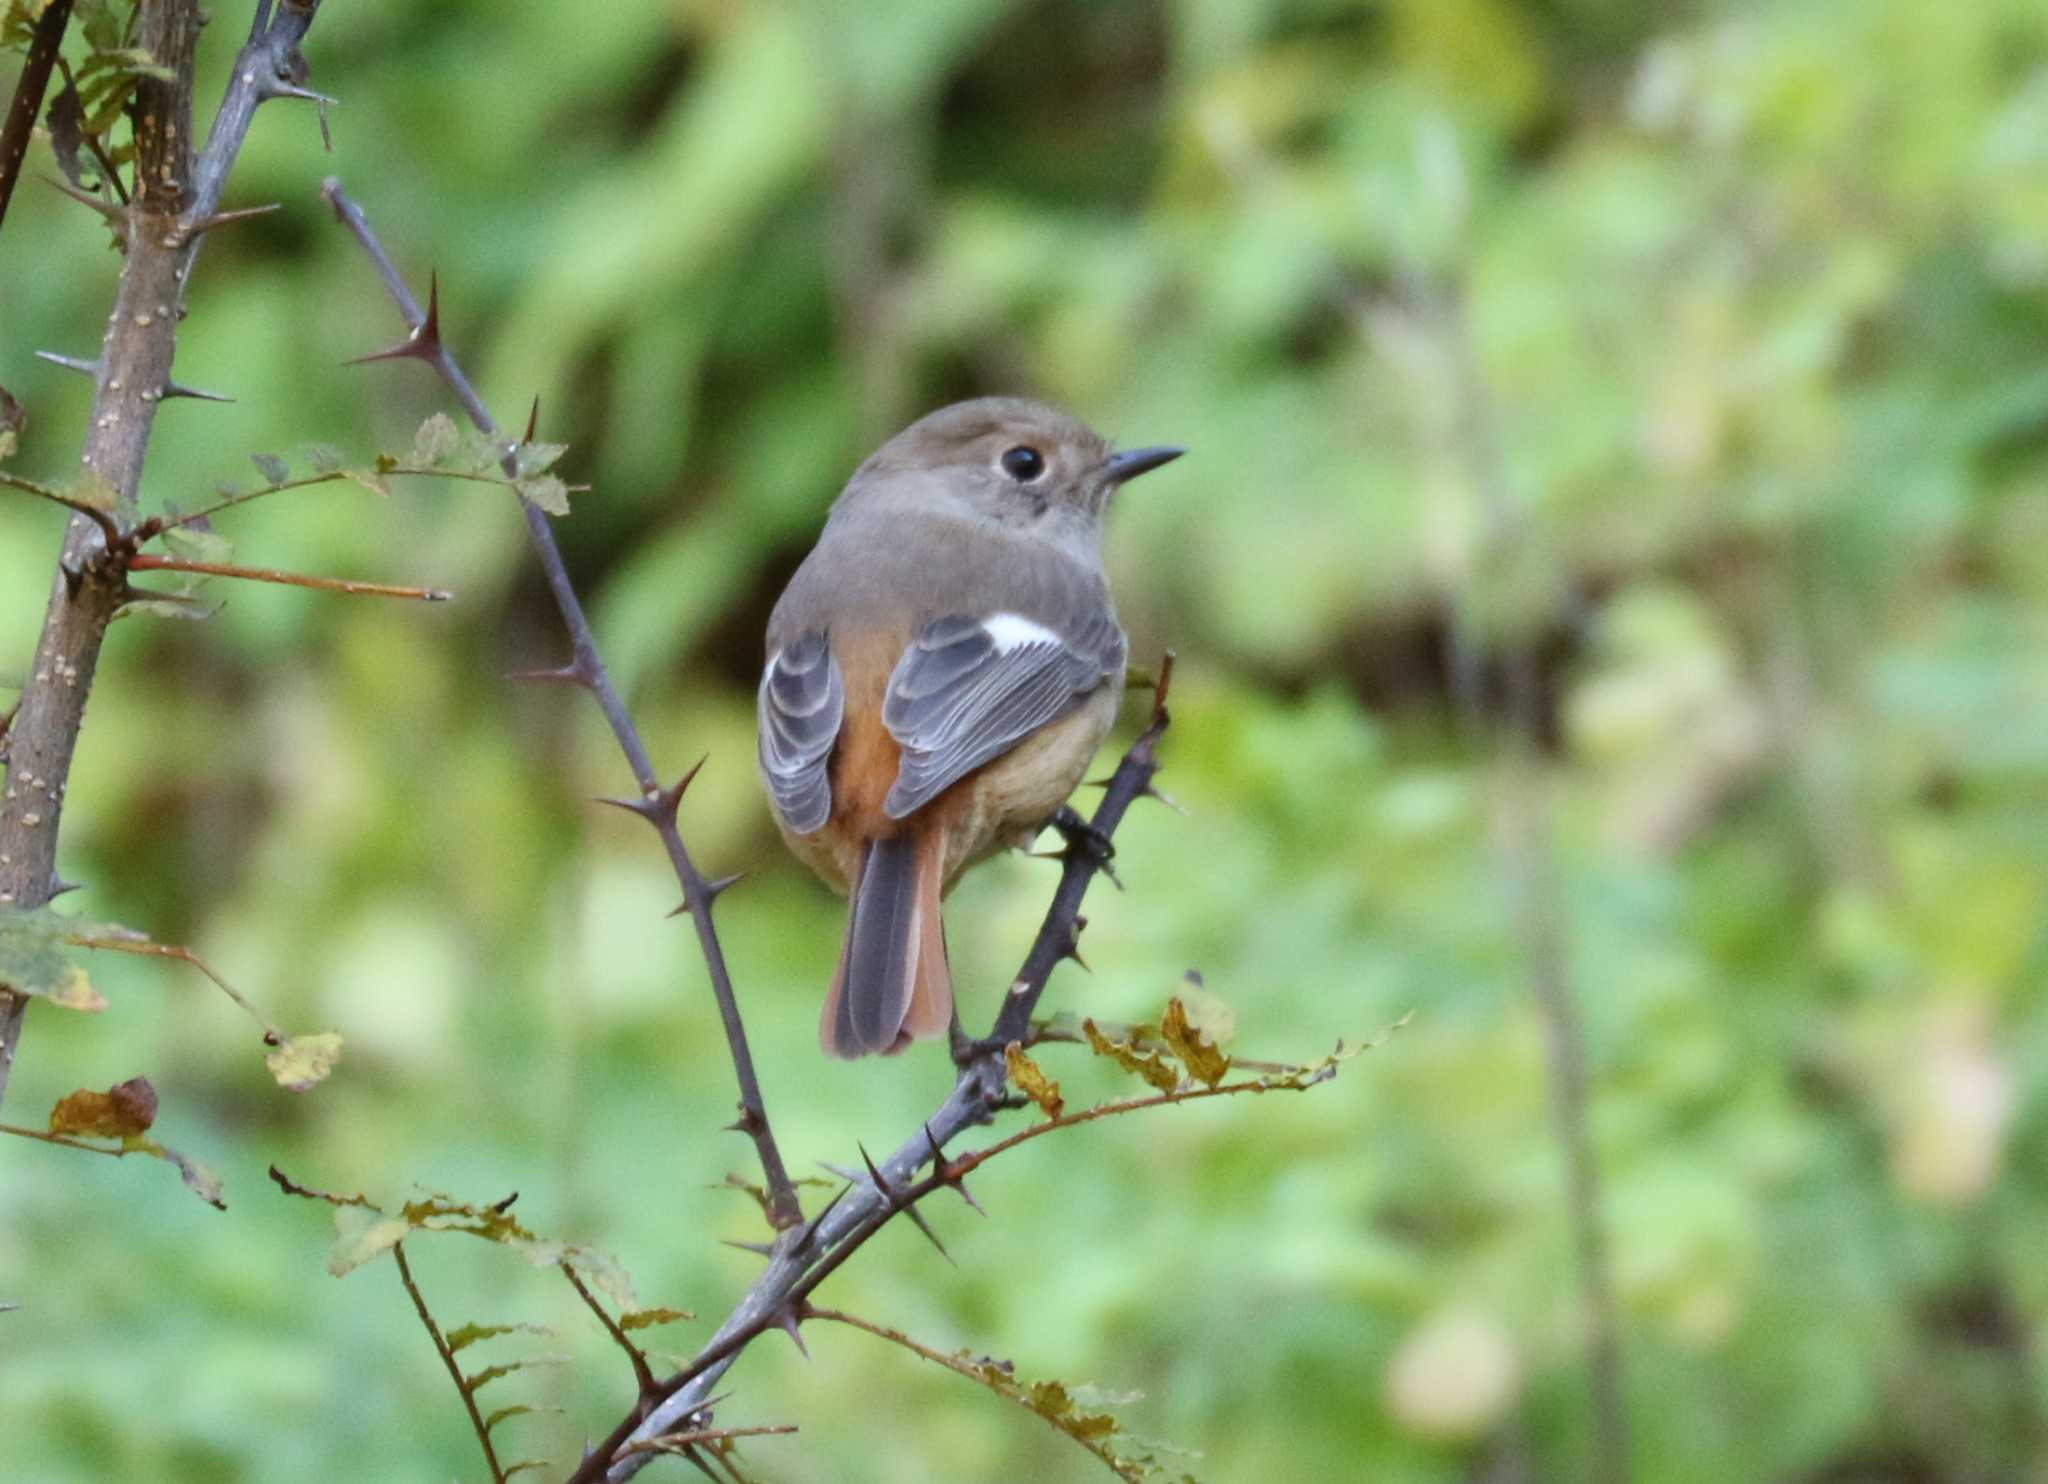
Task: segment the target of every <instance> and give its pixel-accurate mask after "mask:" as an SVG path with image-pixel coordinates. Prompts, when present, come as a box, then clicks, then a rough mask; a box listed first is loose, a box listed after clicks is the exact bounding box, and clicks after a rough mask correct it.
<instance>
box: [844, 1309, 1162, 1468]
mask: <svg viewBox="0 0 2048 1484" xmlns="http://www.w3.org/2000/svg"><path fill="white" fill-rule="evenodd" d="M804 1317H805V1318H807V1319H829V1320H831V1321H832V1322H833V1323H834V1324H845V1325H850V1326H851V1327H852V1328H854V1329H858V1330H863V1331H865V1332H866V1333H868V1334H871V1335H873V1336H874V1337H875V1338H876V1339H878V1340H887V1341H888V1342H889V1343H890V1344H892V1345H900V1346H902V1347H903V1348H904V1349H905V1350H908V1351H909V1352H910V1353H911V1354H912V1355H917V1356H922V1357H923V1358H924V1359H926V1360H928V1361H930V1362H931V1363H932V1364H933V1365H942V1366H944V1367H945V1368H946V1369H947V1370H949V1371H951V1372H953V1373H954V1374H955V1375H957V1376H965V1377H966V1378H967V1379H968V1380H970V1381H972V1382H974V1383H976V1384H977V1385H979V1386H983V1387H986V1388H987V1389H988V1390H989V1391H991V1392H994V1393H995V1394H996V1395H997V1396H999V1397H1001V1398H1002V1399H1003V1400H1004V1401H1006V1402H1012V1403H1014V1404H1016V1405H1017V1406H1020V1407H1022V1408H1023V1409H1024V1410H1025V1411H1027V1412H1029V1413H1031V1414H1032V1415H1033V1416H1034V1417H1038V1418H1042V1419H1043V1420H1044V1421H1045V1422H1046V1423H1047V1424H1048V1425H1050V1426H1052V1427H1053V1428H1056V1429H1057V1430H1058V1431H1060V1432H1062V1433H1065V1434H1066V1435H1067V1436H1068V1437H1070V1438H1072V1439H1073V1440H1074V1441H1075V1442H1076V1443H1078V1444H1080V1445H1081V1446H1082V1447H1083V1448H1085V1449H1087V1450H1088V1452H1089V1453H1090V1454H1091V1455H1093V1456H1094V1457H1095V1458H1096V1459H1097V1460H1098V1461H1100V1462H1101V1464H1102V1466H1103V1467H1104V1468H1106V1469H1108V1470H1109V1471H1110V1472H1111V1473H1112V1474H1115V1475H1116V1476H1117V1477H1118V1478H1119V1479H1129V1478H1132V1477H1133V1474H1132V1470H1131V1468H1130V1466H1129V1465H1127V1464H1125V1462H1124V1461H1123V1460H1122V1459H1120V1458H1118V1457H1117V1456H1116V1455H1115V1454H1114V1453H1112V1452H1110V1450H1109V1446H1108V1445H1107V1444H1106V1443H1104V1442H1103V1441H1102V1438H1101V1436H1100V1435H1096V1434H1091V1433H1090V1432H1088V1431H1087V1430H1086V1429H1084V1428H1082V1427H1080V1426H1078V1425H1076V1424H1075V1423H1074V1422H1073V1421H1072V1420H1070V1419H1068V1418H1066V1417H1062V1416H1060V1415H1058V1414H1057V1413H1054V1412H1051V1411H1040V1410H1039V1409H1038V1408H1037V1407H1034V1406H1032V1405H1031V1403H1030V1401H1029V1400H1027V1399H1026V1398H1025V1397H1024V1396H1022V1395H1020V1394H1016V1393H1013V1392H1011V1391H1007V1390H1005V1389H1004V1388H1002V1387H1000V1386H995V1385H991V1384H990V1382H989V1379H988V1377H987V1376H985V1375H984V1374H982V1372H981V1370H980V1369H979V1368H978V1367H977V1366H976V1365H975V1364H974V1362H973V1361H971V1360H966V1359H963V1358H962V1357H960V1356H958V1355H948V1354H947V1353H946V1352H945V1351H943V1350H934V1349H932V1347H931V1346H929V1345H924V1344H920V1343H919V1342H918V1341H916V1340H913V1339H911V1338H910V1336H909V1335H907V1334H905V1333H904V1332H903V1331H902V1330H900V1329H892V1328H890V1327H889V1326H888V1325H886V1324H876V1323H875V1322H874V1321H873V1320H870V1319H863V1318H861V1317H860V1316H859V1315H858V1314H849V1313H847V1312H846V1311H845V1310H844V1309H820V1308H816V1307H809V1308H806V1310H805V1311H804Z"/></svg>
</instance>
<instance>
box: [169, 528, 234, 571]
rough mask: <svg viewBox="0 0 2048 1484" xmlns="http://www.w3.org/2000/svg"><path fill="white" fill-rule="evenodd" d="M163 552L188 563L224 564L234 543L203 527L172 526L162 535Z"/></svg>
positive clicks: (232, 551)
mask: <svg viewBox="0 0 2048 1484" xmlns="http://www.w3.org/2000/svg"><path fill="white" fill-rule="evenodd" d="M162 539H163V543H164V550H166V551H168V552H169V553H170V554H171V555H172V556H175V557H181V558H183V559H184V560H185V561H188V562H225V561H227V560H228V559H229V558H230V557H232V556H233V555H234V553H235V543H234V542H233V541H231V540H229V539H228V538H227V537H226V536H223V535H222V534H221V533H220V532H218V531H215V530H211V529H209V528H207V527H205V526H172V527H171V528H170V529H169V530H167V531H165V532H164V533H163V538H162Z"/></svg>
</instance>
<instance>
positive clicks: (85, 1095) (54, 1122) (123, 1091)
mask: <svg viewBox="0 0 2048 1484" xmlns="http://www.w3.org/2000/svg"><path fill="white" fill-rule="evenodd" d="M155 1122H156V1089H155V1088H154V1087H151V1086H150V1085H149V1079H148V1078H147V1077H130V1078H129V1079H128V1080H127V1081H126V1082H120V1083H116V1084H115V1085H114V1086H112V1087H110V1088H108V1089H107V1090H106V1091H105V1092H94V1091H92V1090H91V1089H89V1088H83V1087H81V1088H80V1089H79V1090H78V1091H77V1092H72V1093H66V1094H65V1095H64V1096H63V1097H61V1098H59V1099H58V1100H57V1106H56V1107H54V1108H52V1109H51V1110H50V1132H51V1133H53V1134H70V1135H72V1136H74V1137H77V1138H86V1139H128V1138H133V1137H135V1136H136V1135H137V1134H142V1133H146V1132H148V1130H149V1126H150V1125H151V1124H152V1123H155Z"/></svg>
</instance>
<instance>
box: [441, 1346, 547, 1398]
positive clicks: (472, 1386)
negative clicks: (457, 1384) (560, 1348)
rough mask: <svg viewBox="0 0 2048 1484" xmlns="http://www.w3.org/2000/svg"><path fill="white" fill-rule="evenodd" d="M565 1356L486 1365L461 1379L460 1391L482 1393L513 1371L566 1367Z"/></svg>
mask: <svg viewBox="0 0 2048 1484" xmlns="http://www.w3.org/2000/svg"><path fill="white" fill-rule="evenodd" d="M568 1363H569V1357H568V1356H566V1355H529V1356H528V1357H527V1358H526V1359H525V1360H508V1361H506V1362H505V1363H504V1364H503V1365H487V1366H485V1367H484V1368H483V1369H482V1370H480V1371H478V1372H477V1373H476V1374H475V1375H473V1376H464V1377H463V1378H462V1389H463V1390H464V1391H467V1392H470V1393H472V1394H474V1393H476V1392H479V1391H482V1390H483V1389H484V1388H485V1387H486V1386H488V1385H490V1384H491V1383H492V1382H493V1381H500V1380H503V1379H504V1378H505V1377H507V1376H509V1375H511V1374H512V1373H513V1372H514V1371H523V1370H526V1369H528V1368H529V1367H532V1366H541V1365H567V1364H568Z"/></svg>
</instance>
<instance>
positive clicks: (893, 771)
mask: <svg viewBox="0 0 2048 1484" xmlns="http://www.w3.org/2000/svg"><path fill="white" fill-rule="evenodd" d="M1181 452H1182V450H1180V449H1178V448H1140V449H1132V450H1130V451H1128V452H1123V453H1118V452H1116V451H1115V450H1113V449H1112V448H1111V447H1110V445H1109V443H1108V442H1107V440H1105V439H1103V438H1102V437H1101V436H1100V435H1098V434H1096V433H1095V432H1093V431H1091V430H1090V429H1089V428H1088V427H1086V426H1085V425H1084V424H1082V423H1080V422H1079V421H1077V420H1076V419H1074V418H1072V417H1069V416H1068V415H1067V414H1065V413H1063V412H1060V411H1058V410H1057V409H1055V408H1052V407H1048V406H1046V405H1044V404H1043V403H1039V402H1031V401H1026V400H1023V399H1021V398H1014V397H987V398H983V399H981V400H979V401H973V402H961V403H957V404H955V405H954V406H951V407H946V408H942V409H941V410H940V411H938V412H934V413H932V414H931V415H930V416H929V417H926V418H923V419H922V420H920V421H918V422H915V423H913V424H911V425H910V426H909V427H908V428H905V429H904V430H903V431H902V432H901V433H898V434H897V435H896V436H895V437H894V438H891V439H890V440H889V441H888V442H887V443H885V444H883V445H882V447H881V448H880V449H879V450H878V451H877V452H876V453H875V454H874V456H873V457H871V458H870V459H869V460H868V461H867V462H866V463H864V464H862V465H861V466H860V468H858V469H857V470H855V471H854V475H853V478H852V479H850V480H848V481H847V484H846V488H845V489H844V490H843V491H842V492H841V493H840V496H839V498H838V500H837V501H835V502H834V504H833V506H832V512H831V515H830V516H829V517H828V518H827V519H826V522H825V530H824V533H823V534H822V535H821V536H820V537H819V538H818V544H817V545H816V546H815V547H814V548H813V549H812V551H811V553H810V555H809V556H807V557H806V558H805V559H804V562H803V565H802V566H801V567H799V568H798V569H797V572H796V576H794V577H793V578H791V579H790V583H789V587H788V589H787V590H786V591H784V593H783V594H782V598H781V601H779V602H778V603H777V604H776V605H775V612H774V615H773V617H771V618H770V619H769V621H768V660H767V665H766V667H765V669H764V670H763V671H762V675H761V689H760V696H759V722H760V761H761V774H762V777H763V778H764V779H765V780H766V782H767V785H768V792H769V795H770V797H771V799H772V801H773V804H774V812H775V820H776V824H777V825H778V826H780V828H781V830H782V835H783V838H784V839H785V840H787V841H788V842H789V846H790V848H791V849H792V850H793V851H795V852H796V854H797V856H798V857H799V858H800V859H802V860H803V861H804V863H805V864H807V865H808V866H810V867H811V869H812V870H814V871H816V872H817V873H818V874H819V875H820V876H822V877H823V878H824V879H825V880H826V882H827V883H829V884H830V885H831V886H833V887H834V888H835V889H837V890H839V891H841V892H843V893H845V894H846V895H847V896H848V898H849V900H850V910H849V912H848V916H847V923H846V941H845V945H844V947H842V948H841V950H840V954H839V967H838V970H837V972H836V973H835V974H834V975H833V978H832V989H831V992H830V994H829V995H828V996H827V997H826V1000H825V1012H824V1016H823V1019H822V1022H821V1024H820V1026H819V1039H820V1041H821V1042H822V1043H823V1045H824V1047H825V1050H826V1051H827V1052H828V1053H829V1054H831V1055H833V1056H840V1057H857V1056H866V1055H869V1054H871V1053H873V1052H878V1051H881V1052H886V1051H895V1050H898V1049H900V1048H901V1047H902V1046H904V1045H906V1044H908V1043H909V1041H911V1040H912V1039H922V1038H924V1037H929V1036H938V1035H943V1034H945V1032H946V1030H947V1028H948V1026H949V1025H950V1024H951V1022H952V1018H953V981H952V975H951V973H950V972H949V970H948V968H947V965H946V940H945V935H944V932H943V930H942V929H941V927H940V923H939V899H940V898H941V897H942V896H943V895H944V894H945V893H946V892H947V891H948V890H949V889H950V888H951V887H952V885H953V883H954V882H955V881H956V880H958V879H959V876H960V873H961V872H963V871H965V870H966V869H967V868H968V867H969V866H971V865H974V864H975V863H976V862H978V861H981V860H985V859H987V858H988V857H989V856H990V855H993V854H994V853H995V852H996V851H997V850H999V849H1002V848H1004V847H1006V846H1019V845H1026V844H1029V843H1030V841H1031V839H1032V838H1033V837H1034V836H1036V835H1037V833H1038V831H1039V830H1040V829H1042V828H1043V827H1044V826H1045V825H1046V824H1047V822H1048V821H1049V820H1050V819H1051V818H1052V816H1053V815H1054V814H1055V812H1056V811H1058V810H1059V809H1060V807H1061V805H1063V804H1064V803H1065V802H1066V799H1067V796H1068V795H1069V794H1070V793H1072V792H1073V790H1074V787H1075V785H1077V784H1078V783H1079V782H1080V781H1081V775H1082V773H1083V771H1084V770H1085V769H1086V768H1087V766H1088V762H1089V760H1090V759H1091V758H1092V757H1094V755H1095V749H1096V748H1097V746H1098V745H1099V744H1100V743H1101V741H1102V738H1103V734H1104V733H1106V732H1107V731H1108V730H1109V727H1110V723H1111V722H1112V721H1114V720H1115V718H1116V710H1117V702H1118V700H1119V699H1120V697H1121V695H1122V692H1123V680H1124V653H1125V644H1124V633H1123V629H1122V628H1121V627H1120V626H1119V625H1118V623H1117V618H1116V609H1115V607H1114V606H1113V605H1112V603H1111V602H1110V596H1109V584H1108V581H1107V579H1106V577H1105V575H1104V573H1103V568H1102V524H1103V518H1104V516H1105V515H1106V513H1107V512H1108V509H1109V505H1110V501H1111V499H1112V498H1113V497H1114V496H1115V494H1116V492H1117V489H1118V487H1119V486H1121V485H1122V484H1123V483H1124V482H1125V481H1126V480H1129V479H1133V478H1135V477H1137V476H1138V475H1140V474H1143V473H1145V472H1146V471H1147V470H1149V469H1156V468H1158V467H1159V466H1160V465H1161V464H1164V463H1167V462H1169V461H1170V460H1172V459H1175V458H1178V457H1179V456H1180V454H1181Z"/></svg>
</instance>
